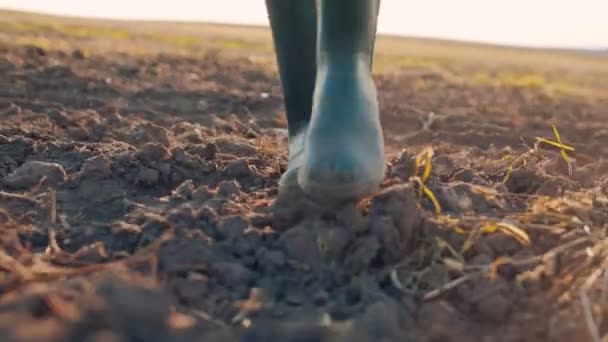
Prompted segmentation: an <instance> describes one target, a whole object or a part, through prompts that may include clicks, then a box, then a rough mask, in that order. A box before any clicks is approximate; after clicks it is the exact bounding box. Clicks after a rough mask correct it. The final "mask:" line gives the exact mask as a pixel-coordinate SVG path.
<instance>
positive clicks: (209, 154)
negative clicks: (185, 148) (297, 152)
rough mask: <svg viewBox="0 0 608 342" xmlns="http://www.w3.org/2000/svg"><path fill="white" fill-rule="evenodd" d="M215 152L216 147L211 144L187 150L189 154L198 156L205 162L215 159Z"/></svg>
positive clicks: (195, 146)
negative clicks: (205, 160)
mask: <svg viewBox="0 0 608 342" xmlns="http://www.w3.org/2000/svg"><path fill="white" fill-rule="evenodd" d="M217 151H218V149H217V145H216V144H213V143H210V144H207V145H200V144H199V145H194V146H193V147H192V148H191V149H189V152H190V153H192V154H195V155H198V156H199V157H201V158H203V159H207V160H210V159H213V158H215V155H216V154H217Z"/></svg>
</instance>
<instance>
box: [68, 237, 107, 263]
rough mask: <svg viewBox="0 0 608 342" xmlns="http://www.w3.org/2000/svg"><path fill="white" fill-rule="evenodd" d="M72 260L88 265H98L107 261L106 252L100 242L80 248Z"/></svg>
mask: <svg viewBox="0 0 608 342" xmlns="http://www.w3.org/2000/svg"><path fill="white" fill-rule="evenodd" d="M73 257H74V259H76V260H78V261H83V262H86V263H90V264H95V263H100V262H103V261H105V260H107V259H108V252H107V251H106V248H105V246H104V244H103V242H101V241H97V242H95V243H92V244H90V245H87V246H83V247H80V249H78V250H77V251H76V252H75V253H74V254H73Z"/></svg>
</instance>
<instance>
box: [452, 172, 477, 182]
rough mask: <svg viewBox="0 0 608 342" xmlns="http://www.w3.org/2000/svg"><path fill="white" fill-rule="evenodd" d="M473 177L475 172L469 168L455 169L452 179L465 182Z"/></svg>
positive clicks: (470, 180)
mask: <svg viewBox="0 0 608 342" xmlns="http://www.w3.org/2000/svg"><path fill="white" fill-rule="evenodd" d="M474 178H475V173H474V172H473V170H471V169H462V170H458V171H456V173H454V175H453V176H452V179H454V180H459V181H462V182H465V183H471V182H472V181H473V179H474Z"/></svg>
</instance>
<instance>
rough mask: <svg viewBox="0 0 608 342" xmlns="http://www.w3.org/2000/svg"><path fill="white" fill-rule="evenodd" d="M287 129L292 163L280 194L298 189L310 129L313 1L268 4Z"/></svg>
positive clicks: (314, 29) (276, 0)
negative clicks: (305, 143)
mask: <svg viewBox="0 0 608 342" xmlns="http://www.w3.org/2000/svg"><path fill="white" fill-rule="evenodd" d="M266 9H267V11H268V17H269V21H270V28H271V31H272V37H273V40H274V47H275V54H276V59H277V64H278V69H279V76H280V78H281V87H282V90H283V98H284V105H285V112H286V115H287V128H288V132H289V163H288V165H287V171H286V172H285V173H284V174H283V176H282V177H281V179H280V181H279V192H285V191H290V190H291V189H292V188H294V187H298V185H297V173H298V169H299V166H300V165H301V162H302V155H303V149H304V136H305V134H306V129H307V127H308V124H309V121H310V116H311V111H312V99H313V92H314V87H315V75H316V68H315V65H316V47H317V15H316V6H315V1H314V0H266Z"/></svg>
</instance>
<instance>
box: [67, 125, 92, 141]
mask: <svg viewBox="0 0 608 342" xmlns="http://www.w3.org/2000/svg"><path fill="white" fill-rule="evenodd" d="M66 131H67V133H68V135H69V136H70V137H71V138H72V139H74V140H87V139H88V138H89V136H90V135H91V133H89V130H87V129H86V128H85V127H82V126H72V127H68V128H67V129H66Z"/></svg>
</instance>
